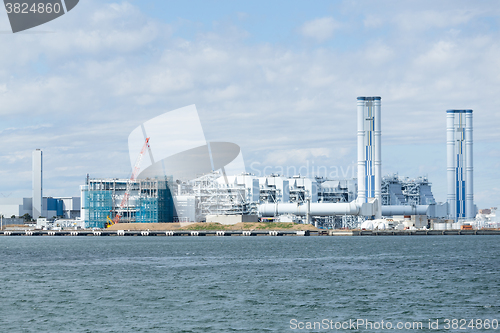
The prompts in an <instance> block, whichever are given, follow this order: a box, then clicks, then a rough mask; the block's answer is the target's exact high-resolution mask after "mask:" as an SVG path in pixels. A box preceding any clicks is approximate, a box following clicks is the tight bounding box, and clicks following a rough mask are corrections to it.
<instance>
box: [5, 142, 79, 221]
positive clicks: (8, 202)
mask: <svg viewBox="0 0 500 333" xmlns="http://www.w3.org/2000/svg"><path fill="white" fill-rule="evenodd" d="M42 162H43V161H42V151H41V150H40V149H36V150H34V151H33V153H32V197H31V198H0V214H1V215H3V216H5V217H11V216H16V217H21V216H25V215H26V214H27V215H29V216H30V217H31V218H33V219H34V220H36V219H38V218H39V217H43V218H49V219H51V218H57V217H59V218H65V219H76V218H79V217H80V197H44V196H43V163H42Z"/></svg>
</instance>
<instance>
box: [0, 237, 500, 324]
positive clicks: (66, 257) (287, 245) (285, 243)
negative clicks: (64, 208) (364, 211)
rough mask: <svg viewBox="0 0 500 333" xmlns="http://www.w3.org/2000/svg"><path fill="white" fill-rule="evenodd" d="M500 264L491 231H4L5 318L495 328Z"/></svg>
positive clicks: (0, 243)
mask: <svg viewBox="0 0 500 333" xmlns="http://www.w3.org/2000/svg"><path fill="white" fill-rule="evenodd" d="M499 270H500V238H499V237H498V236H413V237H412V236H399V237H397V236H377V237H289V236H284V237H140V236H139V237H57V236H56V237H48V236H44V237H12V236H11V237H1V238H0V331H1V332H396V331H400V332H410V331H411V332H472V331H478V327H479V325H478V323H484V324H486V323H489V329H488V330H485V327H484V326H482V327H481V330H482V331H490V332H500V327H499V326H498V320H500V296H499V295H500V274H499V273H500V272H499ZM454 319H455V320H457V321H455V322H452V320H454ZM459 320H465V322H466V324H467V325H466V326H465V328H464V326H463V323H464V321H459ZM471 320H472V325H471ZM478 320H479V321H478ZM495 320H496V321H497V322H496V323H497V324H496V325H497V326H495ZM382 322H383V323H382ZM353 323H356V324H357V326H356V324H353ZM415 323H417V324H416V326H415ZM418 323H420V325H419V324H418ZM454 323H456V324H457V325H454ZM389 324H390V325H391V327H388V325H389ZM436 324H437V325H436ZM353 325H354V326H353ZM370 325H371V326H370ZM410 326H411V328H410ZM461 328H462V329H461ZM495 328H496V329H495Z"/></svg>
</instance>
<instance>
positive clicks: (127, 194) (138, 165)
mask: <svg viewBox="0 0 500 333" xmlns="http://www.w3.org/2000/svg"><path fill="white" fill-rule="evenodd" d="M149 148H150V147H149V138H146V142H144V146H142V149H141V152H140V153H139V156H138V157H137V160H136V161H135V165H134V169H133V170H132V175H131V176H130V179H129V180H128V181H127V190H126V191H125V194H124V195H123V199H122V202H121V203H120V208H119V209H118V213H117V214H116V215H115V218H114V219H113V221H111V219H110V218H109V217H108V221H110V222H109V223H108V225H107V227H109V226H110V225H113V224H116V223H118V222H120V219H121V217H122V213H123V208H124V207H125V205H126V204H127V202H128V199H129V197H130V190H131V188H132V182H133V181H134V180H135V179H136V177H137V175H138V174H139V170H140V169H141V161H142V156H144V153H145V152H146V149H149Z"/></svg>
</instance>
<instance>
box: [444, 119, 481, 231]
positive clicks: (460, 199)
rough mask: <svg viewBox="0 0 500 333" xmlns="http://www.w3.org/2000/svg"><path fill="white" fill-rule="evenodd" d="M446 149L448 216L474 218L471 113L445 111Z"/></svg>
mask: <svg viewBox="0 0 500 333" xmlns="http://www.w3.org/2000/svg"><path fill="white" fill-rule="evenodd" d="M446 147H447V176H448V177H447V178H448V213H449V216H450V218H451V219H453V220H455V221H458V220H461V219H471V218H474V213H475V209H474V186H473V153H472V110H447V111H446Z"/></svg>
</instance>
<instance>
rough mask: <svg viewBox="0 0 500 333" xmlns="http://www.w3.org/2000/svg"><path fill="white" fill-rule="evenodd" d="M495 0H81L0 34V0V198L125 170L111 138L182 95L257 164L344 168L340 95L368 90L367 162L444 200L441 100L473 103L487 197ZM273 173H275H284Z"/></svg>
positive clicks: (348, 172) (347, 132) (121, 141)
mask: <svg viewBox="0 0 500 333" xmlns="http://www.w3.org/2000/svg"><path fill="white" fill-rule="evenodd" d="M499 27H500V7H499V6H498V2H497V1H459V0H458V1H457V0H453V1H446V0H443V1H421V0H419V1H356V0H352V1H322V0H315V1H293V0H286V1H280V0H275V1H258V0H253V1H244V0H242V1H210V0H203V1H189V0H187V1H167V0H157V1H156V0H129V1H109V0H81V1H80V3H79V4H78V6H77V7H75V8H74V9H73V10H72V11H70V12H69V13H67V14H65V15H63V16H61V17H59V18H57V19H56V20H54V21H51V22H49V23H46V24H44V25H41V26H39V27H35V28H33V29H30V30H27V31H25V32H19V33H16V34H13V33H12V32H11V30H10V25H9V21H8V17H7V14H6V11H5V10H3V9H2V10H0V45H1V47H0V50H1V51H0V119H1V121H0V142H1V144H0V198H1V197H30V196H31V163H32V161H31V154H32V151H33V150H35V149H37V148H39V149H42V150H43V159H44V161H43V162H44V176H43V177H44V178H43V184H44V192H43V194H44V196H78V195H79V185H82V184H84V181H85V177H86V174H87V173H88V174H90V177H92V178H98V177H113V178H114V177H122V178H126V177H129V176H130V174H131V171H132V167H131V165H130V160H129V156H128V144H127V139H128V136H129V134H130V133H131V132H132V130H133V129H134V128H136V127H137V126H139V125H140V124H141V123H143V122H145V121H147V120H149V119H151V118H154V117H156V116H158V115H161V114H162V113H164V112H167V111H170V110H174V109H178V108H181V107H184V106H187V105H191V104H195V105H196V107H197V110H198V113H199V116H200V119H201V122H202V124H203V129H204V132H205V137H206V139H207V140H208V141H227V142H232V143H236V144H238V145H239V146H240V147H241V151H242V154H243V157H244V160H245V164H246V168H247V171H249V172H252V173H254V174H257V175H263V174H264V171H265V172H266V173H267V174H269V173H281V174H283V173H284V174H285V175H288V176H292V175H293V174H292V173H295V172H300V173H301V174H302V175H308V176H312V175H315V174H317V175H321V176H329V177H330V178H351V177H353V176H356V174H355V170H353V168H354V167H355V164H356V158H357V157H356V98H357V97H358V96H381V97H382V173H383V175H388V174H393V173H398V174H399V176H404V177H410V178H416V177H419V176H425V177H428V179H429V181H430V182H431V183H432V188H433V193H434V196H435V198H436V201H438V202H443V201H446V186H447V185H446V110H447V109H473V110H474V192H475V193H474V194H475V202H476V204H477V206H478V208H487V207H492V206H498V205H499V204H500V199H499V198H500V174H499V172H498V171H497V170H500V131H499V128H500V104H499V103H498V101H497V99H498V96H499V91H500V33H499ZM287 173H288V174H287Z"/></svg>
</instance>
